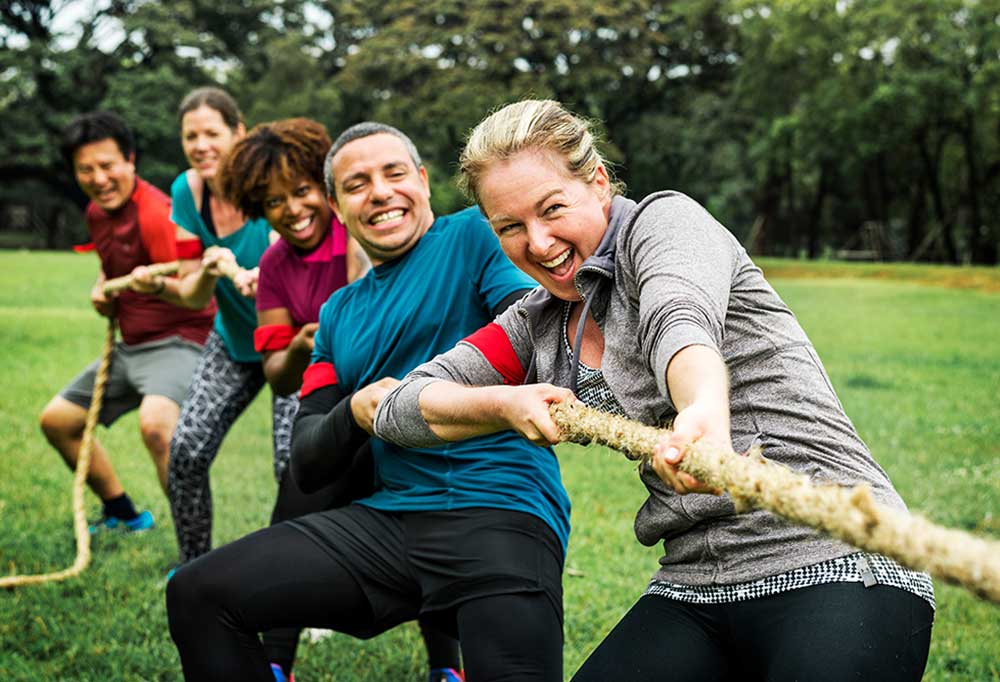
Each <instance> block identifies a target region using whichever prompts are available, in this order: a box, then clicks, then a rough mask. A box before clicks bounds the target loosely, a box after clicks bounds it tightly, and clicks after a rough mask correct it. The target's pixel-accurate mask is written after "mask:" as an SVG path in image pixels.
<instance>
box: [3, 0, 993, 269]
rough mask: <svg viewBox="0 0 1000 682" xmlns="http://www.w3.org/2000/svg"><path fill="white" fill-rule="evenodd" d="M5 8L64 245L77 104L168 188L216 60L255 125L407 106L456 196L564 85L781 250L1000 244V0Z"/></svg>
mask: <svg viewBox="0 0 1000 682" xmlns="http://www.w3.org/2000/svg"><path fill="white" fill-rule="evenodd" d="M95 7H96V9H94V8H95ZM70 15H74V16H75V18H73V19H72V20H71V21H69V22H68V23H69V25H70V27H69V28H65V26H66V25H67V21H66V20H65V19H64V17H67V16H70ZM76 15H78V16H76ZM0 18H2V21H3V25H2V27H0V41H2V47H3V49H2V50H0V120H2V124H3V125H2V133H0V178H2V179H3V181H4V182H3V184H2V185H0V187H2V189H0V203H2V204H3V205H7V206H10V205H14V204H26V203H27V204H30V205H31V206H32V210H33V211H34V214H35V215H36V216H38V218H37V219H36V224H37V225H38V227H39V229H42V230H43V231H45V233H46V240H45V241H46V243H47V244H48V245H49V246H57V245H58V244H59V242H60V241H61V240H62V241H65V239H66V238H67V237H66V234H64V233H65V232H66V231H65V230H64V231H63V232H59V231H58V230H56V228H55V225H56V224H57V223H59V222H60V220H62V222H66V220H67V219H66V218H62V219H60V218H59V216H60V215H63V214H65V212H66V208H65V207H66V206H67V205H72V204H73V203H76V204H77V205H79V203H80V201H81V195H80V193H79V192H78V190H77V189H76V188H75V186H74V183H73V181H72V177H71V176H70V174H69V173H68V171H67V169H65V168H64V166H63V163H62V161H61V160H60V159H59V158H58V152H57V146H58V139H59V132H60V130H61V128H62V126H64V125H65V124H66V123H67V122H68V121H69V120H70V119H71V118H72V117H73V116H74V115H76V114H78V113H81V112H84V111H88V110H93V109H98V108H108V109H114V110H116V111H118V112H119V113H121V114H122V115H123V116H125V118H126V119H127V120H128V121H129V122H130V123H131V124H132V126H133V127H134V129H135V131H136V135H137V142H138V148H139V155H140V156H139V171H140V173H141V174H142V175H143V176H144V177H146V178H147V179H149V180H150V181H152V182H153V183H154V184H157V185H159V186H161V187H166V186H167V185H168V184H169V182H170V180H171V179H172V178H173V177H174V176H175V175H176V174H177V173H178V172H180V171H181V170H182V169H183V168H184V165H185V164H184V159H183V155H182V154H181V150H180V144H179V140H178V122H177V120H176V114H175V111H176V107H177V104H178V102H179V101H180V99H181V97H183V95H184V93H185V92H187V91H188V90H189V89H191V88H193V87H196V86H199V85H204V84H208V83H216V84H219V85H222V86H223V87H225V88H226V89H228V90H229V91H230V92H232V93H233V95H234V96H235V97H236V98H237V100H238V101H239V102H240V104H241V106H242V107H243V110H244V113H245V114H246V116H247V119H248V121H247V122H248V124H251V125H252V124H254V123H258V122H261V121H266V120H273V119H275V118H282V117H287V116H309V117H312V118H315V119H317V120H319V121H321V122H322V123H324V124H325V125H326V126H327V127H328V128H329V129H330V132H331V134H332V135H336V134H337V132H338V131H339V130H341V129H343V128H344V127H346V126H347V125H350V124H352V123H356V122H358V121H361V120H365V119H376V120H381V121H384V122H387V123H391V124H393V125H396V126H398V127H400V128H401V129H403V130H405V131H406V132H407V133H409V134H410V135H411V136H412V137H413V139H414V141H415V142H416V143H417V145H418V146H419V147H420V149H421V153H422V154H423V155H424V157H425V158H426V160H427V162H428V166H429V170H430V172H431V178H432V184H433V199H434V206H435V208H436V209H437V210H439V211H449V210H453V209H455V208H457V207H458V206H460V205H462V203H463V201H464V200H463V198H462V197H461V196H460V195H459V194H458V192H457V190H456V189H455V188H454V185H453V183H452V181H451V176H452V173H453V171H454V165H455V161H456V159H457V156H458V153H459V151H460V149H461V146H462V143H463V139H464V136H465V134H466V133H467V131H468V130H469V128H470V127H471V126H473V125H475V123H476V122H478V121H479V120H480V119H481V118H482V117H483V116H484V115H485V114H486V113H488V112H489V111H490V110H492V109H494V108H495V107H497V106H499V105H502V104H504V103H506V102H510V101H514V100H516V99H520V98H523V97H526V96H533V97H552V98H555V99H558V100H560V101H562V102H563V103H565V104H566V105H567V106H568V107H569V108H570V109H572V110H574V111H576V112H577V113H580V114H583V115H585V116H587V117H589V118H591V119H593V120H594V121H595V122H596V123H597V124H598V126H599V128H600V129H601V131H602V133H603V135H604V137H605V139H606V142H605V143H604V146H603V148H604V151H605V152H606V154H607V156H608V158H610V159H611V160H612V161H613V162H614V163H615V164H616V171H617V174H618V175H619V177H620V178H621V179H622V180H624V181H625V182H626V183H627V185H628V187H629V192H630V194H631V195H632V196H634V197H640V196H642V195H644V194H646V193H648V192H651V191H654V190H657V189H666V188H670V189H677V190H680V191H683V192H685V193H687V194H689V195H691V196H693V197H694V198H695V199H697V200H698V201H700V202H702V203H703V204H705V205H706V206H707V207H708V208H709V209H710V210H711V211H712V212H713V213H714V214H715V215H716V217H717V218H719V220H720V221H722V222H723V223H724V224H726V225H727V226H728V227H729V228H730V229H731V230H732V231H733V232H734V233H735V234H736V235H737V236H739V237H741V238H742V239H743V241H744V243H745V245H746V246H747V247H748V249H751V250H752V251H753V252H755V253H766V254H776V255H799V254H805V255H808V256H810V257H820V256H827V255H842V256H863V257H879V258H885V259H912V260H939V261H944V262H975V263H984V264H995V263H996V262H997V257H998V242H1000V224H998V218H997V216H1000V0H934V1H931V2H919V3H914V2H910V1H909V0H837V2H829V0H774V1H772V2H767V3H765V2H757V1H752V0H675V1H673V2H665V1H664V2H656V1H652V0H645V1H640V0H618V1H617V2H608V1H607V0H593V1H591V2H579V1H577V0H545V1H544V2H543V1H538V0H527V1H524V0H522V1H519V2H514V0H476V1H469V0H378V1H376V0H343V1H341V2H325V3H324V2H307V1H304V0H238V1H232V2H221V3H220V2H208V1H207V0H175V1H174V2H171V3H160V2H150V1H148V0H104V1H103V2H101V3H97V4H96V5H91V4H90V3H82V2H79V1H77V0H53V1H49V2H44V1H35V0H17V1H15V2H11V1H9V0H0ZM2 216H3V214H2V213H0V220H3V217H2ZM68 220H69V221H70V222H73V218H72V217H71V218H69V219H68ZM75 220H76V222H77V223H78V222H79V218H78V217H77V218H75ZM70 232H71V230H70Z"/></svg>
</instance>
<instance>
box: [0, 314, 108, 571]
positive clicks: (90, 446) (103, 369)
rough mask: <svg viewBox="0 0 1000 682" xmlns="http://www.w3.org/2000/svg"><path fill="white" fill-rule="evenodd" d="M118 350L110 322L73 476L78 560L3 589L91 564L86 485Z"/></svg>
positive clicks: (74, 520)
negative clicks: (95, 434) (106, 387)
mask: <svg viewBox="0 0 1000 682" xmlns="http://www.w3.org/2000/svg"><path fill="white" fill-rule="evenodd" d="M114 347H115V321H114V319H113V318H112V319H109V320H108V332H107V336H106V337H105V340H104V352H103V354H102V355H101V364H100V365H99V366H98V368H97V375H96V376H95V377H94V392H93V394H92V396H91V399H90V407H89V408H88V409H87V421H86V422H85V425H84V428H83V439H82V440H81V442H80V452H79V454H78V455H77V458H76V471H75V472H74V474H73V531H74V534H75V535H76V559H75V560H74V561H73V565H72V566H70V567H69V568H65V569H63V570H61V571H55V572H53V573H40V574H35V575H11V576H6V577H4V578H0V588H3V587H8V588H10V587H20V586H22V585H40V584H42V583H48V582H55V581H58V580H66V579H67V578H73V577H76V576H78V575H80V574H81V573H82V572H83V571H84V569H86V568H87V566H88V565H89V564H90V529H89V528H88V524H87V513H86V509H85V502H84V500H85V494H86V488H85V484H86V482H87V473H88V472H89V471H90V457H91V453H92V452H93V450H94V429H95V428H97V418H98V416H99V415H100V413H101V404H102V403H103V402H104V388H105V386H106V385H107V383H108V369H109V367H110V366H111V352H112V351H113V350H114Z"/></svg>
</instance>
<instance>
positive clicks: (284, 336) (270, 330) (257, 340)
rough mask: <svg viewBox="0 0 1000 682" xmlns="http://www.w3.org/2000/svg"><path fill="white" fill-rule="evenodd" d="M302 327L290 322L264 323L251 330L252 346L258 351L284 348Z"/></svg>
mask: <svg viewBox="0 0 1000 682" xmlns="http://www.w3.org/2000/svg"><path fill="white" fill-rule="evenodd" d="M300 329H302V327H293V326H292V325H290V324H265V325H263V326H260V327H257V328H256V329H255V330H254V332H253V348H254V350H255V351H257V352H258V353H264V352H267V351H275V350H285V349H286V348H288V345H289V344H290V343H291V342H292V339H294V338H295V335H296V334H298V333H299V330H300Z"/></svg>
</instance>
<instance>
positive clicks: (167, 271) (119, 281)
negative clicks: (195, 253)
mask: <svg viewBox="0 0 1000 682" xmlns="http://www.w3.org/2000/svg"><path fill="white" fill-rule="evenodd" d="M179 267H180V264H179V263H178V262H177V261H171V262H169V263H153V264H152V265H150V266H149V272H150V273H151V274H152V275H153V276H154V277H156V276H163V275H173V274H176V273H177V270H178V268H179ZM131 285H132V275H124V276H122V277H115V278H114V279H109V280H108V281H106V282H105V283H104V295H105V296H106V295H108V294H113V293H115V292H118V291H125V290H126V289H128V288H129V287H130V286H131Z"/></svg>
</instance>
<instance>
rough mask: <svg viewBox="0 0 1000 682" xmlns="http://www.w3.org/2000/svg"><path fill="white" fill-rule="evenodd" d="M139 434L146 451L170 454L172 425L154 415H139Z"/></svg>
mask: <svg viewBox="0 0 1000 682" xmlns="http://www.w3.org/2000/svg"><path fill="white" fill-rule="evenodd" d="M139 433H140V434H141V435H142V442H143V443H145V445H146V449H147V450H149V451H150V452H151V453H153V454H160V453H162V454H163V455H164V456H167V455H168V454H169V452H170V439H171V437H172V436H173V435H174V424H173V423H171V422H169V421H167V420H165V419H163V417H161V416H159V415H156V414H148V413H147V414H140V415H139Z"/></svg>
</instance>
